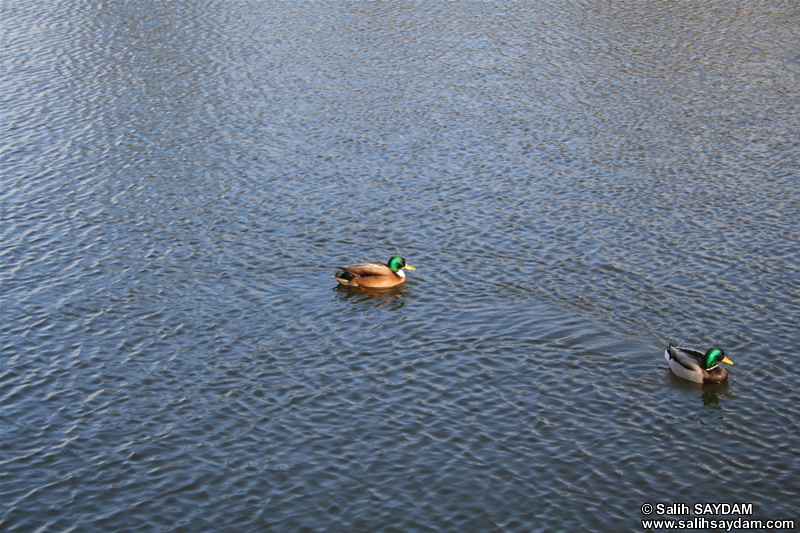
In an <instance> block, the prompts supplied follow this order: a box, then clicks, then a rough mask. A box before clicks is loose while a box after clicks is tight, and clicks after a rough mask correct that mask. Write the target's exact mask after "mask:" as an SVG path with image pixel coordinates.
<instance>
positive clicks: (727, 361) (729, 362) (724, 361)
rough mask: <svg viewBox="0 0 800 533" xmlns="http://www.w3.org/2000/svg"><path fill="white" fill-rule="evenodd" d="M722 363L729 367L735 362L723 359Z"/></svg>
mask: <svg viewBox="0 0 800 533" xmlns="http://www.w3.org/2000/svg"><path fill="white" fill-rule="evenodd" d="M722 362H723V363H728V364H729V365H732V364H733V361H731V360H730V359H728V358H727V357H723V358H722Z"/></svg>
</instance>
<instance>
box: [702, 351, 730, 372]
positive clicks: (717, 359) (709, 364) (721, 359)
mask: <svg viewBox="0 0 800 533" xmlns="http://www.w3.org/2000/svg"><path fill="white" fill-rule="evenodd" d="M720 363H728V364H729V365H732V364H733V361H731V360H730V359H728V358H727V357H725V352H723V351H722V350H720V349H719V348H711V349H710V350H708V351H707V352H706V370H708V369H709V368H714V367H715V366H717V365H718V364H720Z"/></svg>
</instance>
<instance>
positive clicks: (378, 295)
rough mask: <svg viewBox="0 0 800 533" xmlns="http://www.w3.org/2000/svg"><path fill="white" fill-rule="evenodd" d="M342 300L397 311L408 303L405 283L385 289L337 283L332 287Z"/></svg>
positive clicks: (362, 305) (357, 304)
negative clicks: (337, 284)
mask: <svg viewBox="0 0 800 533" xmlns="http://www.w3.org/2000/svg"><path fill="white" fill-rule="evenodd" d="M334 290H335V291H336V292H337V293H339V295H338V298H339V299H340V300H342V301H350V303H353V304H355V305H356V306H357V307H373V308H376V309H377V308H380V307H383V308H384V310H389V311H397V310H398V309H400V308H402V307H404V306H406V305H408V299H407V297H406V296H407V294H408V288H407V287H406V286H405V285H401V286H398V287H390V288H387V289H365V288H362V287H347V286H344V285H339V286H337V287H334ZM385 306H388V307H385Z"/></svg>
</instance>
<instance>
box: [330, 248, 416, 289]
mask: <svg viewBox="0 0 800 533" xmlns="http://www.w3.org/2000/svg"><path fill="white" fill-rule="evenodd" d="M404 268H407V269H409V270H416V268H414V267H413V266H411V265H409V264H408V263H406V260H405V259H403V258H402V257H396V256H395V257H392V258H391V259H389V261H388V262H387V263H386V264H385V265H384V264H383V263H379V262H377V261H375V262H373V263H359V264H357V265H350V266H345V267H341V269H342V271H341V272H337V273H336V274H335V275H334V276H333V277H334V278H336V281H338V282H339V283H341V284H342V285H346V286H348V287H361V288H367V289H370V288H372V289H378V288H388V287H395V286H397V285H400V284H402V283H405V281H406V275H405V273H404V272H403V269H404Z"/></svg>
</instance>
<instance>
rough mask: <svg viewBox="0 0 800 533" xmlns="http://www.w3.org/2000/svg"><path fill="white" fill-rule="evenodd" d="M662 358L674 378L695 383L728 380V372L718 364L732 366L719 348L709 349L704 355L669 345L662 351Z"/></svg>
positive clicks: (689, 349) (731, 362)
mask: <svg viewBox="0 0 800 533" xmlns="http://www.w3.org/2000/svg"><path fill="white" fill-rule="evenodd" d="M664 357H666V359H667V363H669V367H670V368H671V369H672V371H673V372H674V373H675V375H676V376H679V377H682V378H683V379H688V380H689V381H694V382H695V383H722V382H723V381H727V380H728V371H727V370H725V369H724V368H722V367H721V366H719V363H720V362H722V363H728V364H729V365H732V364H733V361H731V360H730V359H728V358H727V357H725V352H723V351H722V350H720V349H719V348H711V349H710V350H708V351H707V352H706V353H705V354H703V352H699V351H697V350H692V349H691V348H678V347H677V346H673V345H672V344H671V343H670V345H669V346H668V347H667V349H666V350H664Z"/></svg>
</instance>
